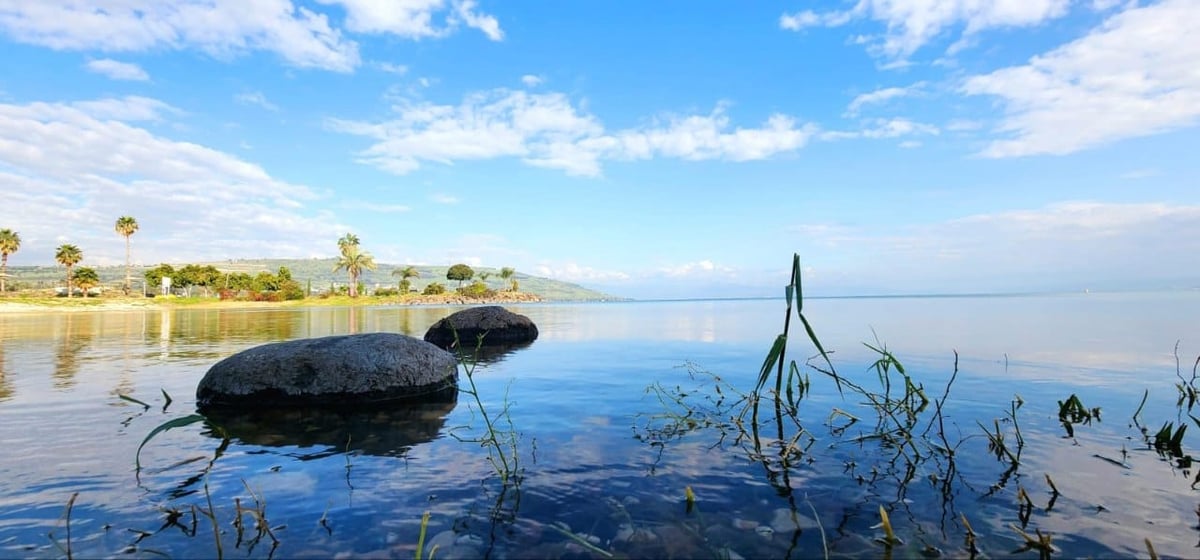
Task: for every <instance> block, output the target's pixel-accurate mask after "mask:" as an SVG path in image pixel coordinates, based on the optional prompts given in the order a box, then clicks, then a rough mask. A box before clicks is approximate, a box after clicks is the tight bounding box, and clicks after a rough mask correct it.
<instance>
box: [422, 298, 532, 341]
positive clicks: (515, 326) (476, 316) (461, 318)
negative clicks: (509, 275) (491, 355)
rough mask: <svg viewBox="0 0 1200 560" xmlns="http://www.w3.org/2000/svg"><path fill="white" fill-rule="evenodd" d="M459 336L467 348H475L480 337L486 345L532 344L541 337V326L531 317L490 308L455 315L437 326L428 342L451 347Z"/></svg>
mask: <svg viewBox="0 0 1200 560" xmlns="http://www.w3.org/2000/svg"><path fill="white" fill-rule="evenodd" d="M455 333H457V334H458V340H459V344H460V346H462V347H463V348H464V349H472V348H475V345H476V341H478V340H479V337H480V336H483V346H511V345H514V344H529V343H531V342H533V341H534V340H537V337H538V329H537V325H535V324H533V321H530V320H529V317H526V316H524V315H519V314H517V313H513V312H512V311H509V310H507V309H505V308H503V307H500V306H499V305H486V306H482V307H472V308H470V309H464V310H462V311H459V312H457V313H452V314H450V315H449V316H447V317H445V318H443V319H442V320H440V321H438V322H436V323H434V324H433V326H432V327H429V330H428V331H426V332H425V341H426V342H432V343H433V344H436V345H438V346H440V347H442V348H450V346H451V345H453V344H454V336H455Z"/></svg>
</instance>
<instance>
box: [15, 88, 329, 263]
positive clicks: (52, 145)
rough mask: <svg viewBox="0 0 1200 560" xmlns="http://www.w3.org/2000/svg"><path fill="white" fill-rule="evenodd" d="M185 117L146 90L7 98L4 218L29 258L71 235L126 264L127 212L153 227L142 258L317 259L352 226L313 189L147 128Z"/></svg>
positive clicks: (91, 250)
mask: <svg viewBox="0 0 1200 560" xmlns="http://www.w3.org/2000/svg"><path fill="white" fill-rule="evenodd" d="M176 114H178V110H176V109H174V108H172V107H171V106H169V105H167V104H165V103H161V102H159V101H156V100H152V99H147V98H140V97H130V98H124V99H100V100H95V101H88V102H78V103H71V104H68V103H29V104H23V105H18V104H0V183H3V184H6V185H10V186H11V189H10V192H9V194H8V195H7V198H6V199H5V204H4V206H3V209H2V210H0V218H2V219H0V221H2V222H3V223H4V224H5V225H6V227H10V228H12V229H16V230H18V231H20V232H21V236H22V238H23V239H24V241H25V243H23V247H22V250H21V251H20V252H19V253H18V254H16V255H14V257H15V258H17V259H18V260H17V262H20V261H21V260H25V259H27V262H46V261H48V260H50V259H51V256H52V251H53V246H54V245H55V244H56V243H59V242H61V241H60V240H61V239H63V238H66V239H69V240H70V242H72V243H76V244H78V245H80V247H81V248H83V249H84V254H85V258H86V259H87V262H90V263H95V264H114V263H118V262H123V259H124V248H123V245H122V244H121V243H120V240H119V239H115V240H114V238H113V235H112V221H113V220H114V219H116V217H117V216H121V215H132V216H134V217H135V218H137V220H138V221H139V222H140V223H141V226H142V228H141V231H140V232H139V235H138V237H137V238H135V246H137V251H136V258H137V259H138V260H140V261H142V262H147V263H153V262H159V261H170V260H175V259H176V258H178V255H179V254H180V248H183V247H186V249H187V250H186V254H187V255H189V257H191V258H196V259H213V260H218V259H224V258H227V257H228V255H231V254H255V255H271V256H308V251H309V249H308V247H309V246H310V245H311V243H310V241H309V240H310V239H311V237H312V236H314V235H328V236H329V237H330V238H334V237H335V236H336V235H337V232H338V231H339V230H341V229H343V228H344V227H345V226H342V225H339V224H337V223H336V221H335V220H334V219H333V218H332V217H331V216H330V215H328V214H327V213H325V212H322V211H309V210H306V205H307V204H309V203H312V202H314V201H316V200H318V198H319V197H318V195H317V194H316V193H314V191H313V190H311V189H310V188H308V187H306V186H303V185H296V184H292V183H288V182H285V181H280V180H278V179H275V178H273V177H271V176H270V174H268V173H267V172H266V171H265V170H264V169H263V168H261V167H259V166H258V165H255V164H253V163H250V162H247V161H244V160H241V159H239V158H237V157H235V156H232V155H229V154H226V153H224V152H220V151H217V150H213V149H210V148H206V147H204V146H199V145H196V144H193V143H189V142H181V141H176V140H171V139H168V138H165V137H162V136H159V135H157V134H155V133H152V132H150V131H149V130H146V129H144V128H140V127H139V126H137V124H136V123H138V122H141V121H156V120H159V119H162V118H163V117H164V116H171V115H176ZM181 209H186V211H181Z"/></svg>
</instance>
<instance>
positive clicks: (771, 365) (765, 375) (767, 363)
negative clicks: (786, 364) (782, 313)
mask: <svg viewBox="0 0 1200 560" xmlns="http://www.w3.org/2000/svg"><path fill="white" fill-rule="evenodd" d="M786 343H787V335H783V334H781V335H779V336H777V337H775V343H774V344H772V345H771V350H770V351H769V352H767V359H766V360H764V361H763V365H762V369H761V370H759V372H758V386H756V387H755V388H754V392H755V393H757V392H759V391H761V390H762V388H763V386H765V385H766V384H767V380H768V379H770V377H771V370H773V369H775V364H776V363H777V362H778V361H779V356H780V355H781V354H783V348H784V345H785V344H786Z"/></svg>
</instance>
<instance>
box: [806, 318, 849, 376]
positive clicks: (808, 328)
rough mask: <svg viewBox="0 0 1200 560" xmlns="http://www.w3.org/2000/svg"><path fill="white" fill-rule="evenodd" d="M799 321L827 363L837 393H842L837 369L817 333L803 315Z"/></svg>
mask: <svg viewBox="0 0 1200 560" xmlns="http://www.w3.org/2000/svg"><path fill="white" fill-rule="evenodd" d="M800 322H801V323H803V324H804V332H805V333H807V334H808V339H809V340H811V341H812V343H813V346H816V347H817V351H818V352H820V353H821V357H822V358H824V359H825V363H826V364H828V365H829V371H830V372H831V373H833V380H834V382H836V383H837V390H838V394H839V395H841V394H842V380H841V378H840V377H838V375H837V370H836V369H834V367H833V361H832V360H830V359H829V353H828V352H826V351H825V347H824V346H821V341H820V340H817V333H816V332H815V331H813V328H812V325H810V324H809V323H808V319H807V318H805V317H804V315H801V316H800Z"/></svg>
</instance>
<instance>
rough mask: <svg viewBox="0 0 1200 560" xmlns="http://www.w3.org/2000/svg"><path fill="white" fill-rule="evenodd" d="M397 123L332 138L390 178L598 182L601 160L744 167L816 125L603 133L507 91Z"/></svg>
mask: <svg viewBox="0 0 1200 560" xmlns="http://www.w3.org/2000/svg"><path fill="white" fill-rule="evenodd" d="M395 110H396V112H397V113H398V116H397V118H396V119H394V120H391V121H386V122H382V123H366V122H358V121H343V120H336V119H335V120H331V121H329V123H328V124H329V126H330V127H331V128H332V129H334V130H337V131H339V132H344V133H349V134H356V135H362V136H368V137H371V138H373V139H374V140H375V141H376V143H375V144H374V145H372V146H371V147H370V148H368V149H366V150H365V151H363V152H361V153H360V154H359V161H361V162H363V163H367V164H370V165H374V166H376V167H379V168H381V169H384V170H387V171H390V172H392V173H397V174H405V173H409V172H412V171H414V170H416V169H419V168H420V167H421V164H422V162H429V161H432V162H438V163H443V164H450V163H453V162H455V161H462V160H484V159H494V158H501V157H516V158H520V159H521V160H522V161H523V162H525V163H526V164H528V165H532V166H535V167H545V168H550V169H561V170H563V171H565V172H566V173H568V174H570V175H583V176H596V175H599V174H600V161H601V160H603V159H609V160H640V159H650V158H653V157H671V158H679V159H685V160H709V159H725V160H730V161H750V160H759V159H765V158H769V157H771V156H773V155H775V154H778V153H782V152H789V151H793V150H796V149H799V148H800V147H802V146H804V145H805V143H806V142H807V141H808V139H809V138H810V137H811V136H812V135H813V134H815V132H816V127H815V126H813V125H797V123H796V122H795V120H794V119H792V118H791V117H788V116H786V115H779V114H776V115H772V116H770V117H769V118H768V119H767V121H766V123H765V124H764V125H763V126H762V127H760V128H736V129H731V128H732V127H731V125H730V121H729V118H728V116H727V115H725V109H724V106H718V107H717V108H716V109H715V110H714V111H713V112H712V113H710V114H709V115H692V116H667V117H664V118H661V119H656V120H655V121H654V122H652V123H651V124H650V125H648V126H643V127H640V128H633V129H625V130H620V131H616V132H612V133H606V132H605V130H604V126H603V125H602V124H601V123H600V122H599V120H597V119H596V118H595V117H593V116H591V115H588V114H585V113H582V112H581V111H580V110H578V109H577V108H576V107H575V106H574V105H572V104H571V101H570V100H569V99H568V98H567V97H566V96H565V95H563V94H561V93H545V94H531V93H528V92H523V91H510V90H505V89H498V90H493V91H490V92H482V93H476V94H472V95H469V96H467V98H466V99H465V100H464V101H463V102H462V103H461V104H460V105H457V106H451V105H434V104H432V103H427V102H421V103H417V102H411V101H402V102H401V103H400V104H398V105H397V106H396V107H395Z"/></svg>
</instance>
